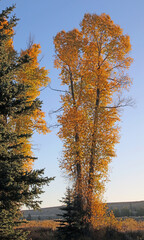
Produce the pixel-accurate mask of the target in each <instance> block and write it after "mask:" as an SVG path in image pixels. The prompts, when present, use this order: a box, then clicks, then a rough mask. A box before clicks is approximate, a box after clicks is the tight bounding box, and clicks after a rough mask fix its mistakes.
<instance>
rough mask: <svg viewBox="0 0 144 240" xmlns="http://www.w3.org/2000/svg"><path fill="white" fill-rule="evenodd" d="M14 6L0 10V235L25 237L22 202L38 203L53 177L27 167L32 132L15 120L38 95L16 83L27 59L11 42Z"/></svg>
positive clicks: (34, 105)
mask: <svg viewBox="0 0 144 240" xmlns="http://www.w3.org/2000/svg"><path fill="white" fill-rule="evenodd" d="M13 8H14V7H9V8H7V9H6V10H3V11H2V13H1V14H0V53H1V54H0V239H1V240H14V239H17V240H24V239H26V235H27V234H26V233H24V232H22V230H18V229H16V226H18V225H19V224H20V223H21V221H20V216H21V212H20V209H21V206H22V205H24V204H25V205H26V206H29V207H32V208H37V207H39V203H40V201H38V200H37V199H36V198H38V195H39V194H41V193H42V192H43V191H42V186H43V185H44V184H48V183H49V182H50V181H51V180H52V179H53V178H48V177H43V173H44V170H43V169H41V170H31V171H28V170H26V169H25V168H24V163H25V162H27V161H28V159H33V160H34V159H35V158H34V157H33V156H31V155H27V156H26V155H25V153H24V148H23V142H25V140H26V139H29V138H30V137H32V134H33V132H32V131H28V129H27V132H25V133H18V131H17V126H16V122H17V120H18V119H19V118H22V117H25V116H29V115H31V114H32V113H33V112H34V111H35V110H36V109H38V110H40V109H41V104H42V102H41V101H40V100H39V99H35V100H31V99H30V98H29V97H28V96H27V94H26V92H27V89H28V88H29V86H26V85H23V84H22V83H19V82H18V81H17V80H16V79H17V75H18V73H19V71H20V70H21V68H22V67H23V66H24V65H25V64H27V63H29V61H31V59H30V58H29V56H28V55H24V56H22V57H19V56H18V54H17V52H16V51H15V50H14V48H13V45H12V37H13V34H14V33H13V27H14V26H16V23H17V19H16V17H15V16H13V17H11V18H10V19H9V14H10V13H11V12H12V10H13Z"/></svg>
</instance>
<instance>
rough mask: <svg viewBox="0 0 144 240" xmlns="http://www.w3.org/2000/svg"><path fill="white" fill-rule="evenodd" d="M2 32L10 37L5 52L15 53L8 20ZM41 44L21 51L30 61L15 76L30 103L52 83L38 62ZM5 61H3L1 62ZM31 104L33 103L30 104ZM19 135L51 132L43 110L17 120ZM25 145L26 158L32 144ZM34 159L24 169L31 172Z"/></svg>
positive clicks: (0, 26) (0, 25)
mask: <svg viewBox="0 0 144 240" xmlns="http://www.w3.org/2000/svg"><path fill="white" fill-rule="evenodd" d="M0 30H3V32H4V33H3V34H6V35H8V36H9V38H8V40H7V42H6V43H5V51H8V52H11V54H13V52H15V50H14V47H13V38H12V37H13V34H14V30H13V28H12V27H11V26H10V24H9V22H8V21H7V19H3V21H1V23H0ZM40 48H41V47H40V44H32V45H31V46H30V47H29V48H28V49H26V50H21V53H20V57H24V56H26V55H27V57H28V58H29V61H28V62H27V63H25V64H24V65H22V66H21V68H20V70H19V71H17V74H16V75H15V79H14V80H15V81H17V82H19V83H22V84H24V85H25V86H26V87H27V86H28V87H27V91H26V95H27V96H28V101H29V102H30V101H33V100H35V99H36V98H37V97H39V95H40V89H41V88H42V87H46V86H47V84H48V83H49V82H50V79H49V77H48V70H46V69H45V67H41V66H40V64H39V61H38V58H39V55H40V53H41V50H40ZM1 61H3V59H2V60H1ZM30 104H31V103H30ZM13 124H14V126H15V128H16V129H17V133H19V134H25V133H27V134H32V133H33V131H37V132H38V133H42V134H46V133H48V132H49V131H50V130H49V129H48V127H47V124H46V121H45V113H44V112H43V111H42V110H41V109H38V108H37V109H35V110H34V112H33V114H31V116H30V115H27V116H20V117H19V118H17V119H15V122H14V123H13ZM21 142H22V143H23V152H24V154H25V155H26V156H28V155H30V156H31V155H32V154H33V153H32V150H31V147H32V145H31V142H30V141H29V140H26V139H25V140H24V141H23V140H21ZM31 167H32V159H29V160H28V161H27V162H25V163H24V168H26V169H29V170H31Z"/></svg>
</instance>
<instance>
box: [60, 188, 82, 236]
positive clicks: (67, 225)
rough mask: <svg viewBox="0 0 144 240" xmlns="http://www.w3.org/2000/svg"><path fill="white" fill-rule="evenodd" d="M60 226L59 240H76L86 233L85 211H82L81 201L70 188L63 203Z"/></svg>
mask: <svg viewBox="0 0 144 240" xmlns="http://www.w3.org/2000/svg"><path fill="white" fill-rule="evenodd" d="M61 202H62V203H63V204H64V205H63V207H61V210H62V214H58V216H59V217H60V220H59V221H60V226H59V227H58V228H57V234H58V239H64V240H76V239H78V238H79V237H80V236H82V235H86V233H85V223H84V211H82V210H80V205H79V199H78V197H77V196H74V193H73V191H72V190H71V189H70V188H68V189H67V191H66V194H65V198H63V200H62V201H61Z"/></svg>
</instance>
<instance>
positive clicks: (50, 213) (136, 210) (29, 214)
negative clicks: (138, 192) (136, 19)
mask: <svg viewBox="0 0 144 240" xmlns="http://www.w3.org/2000/svg"><path fill="white" fill-rule="evenodd" d="M108 207H109V209H110V210H113V211H114V213H115V215H116V216H117V217H123V216H144V201H137V202H112V203H108ZM58 214H61V206H58V207H48V208H41V209H40V210H24V211H23V218H25V219H27V220H46V219H58V218H59V217H58V216H57V215H58Z"/></svg>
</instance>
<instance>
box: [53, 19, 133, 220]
mask: <svg viewBox="0 0 144 240" xmlns="http://www.w3.org/2000/svg"><path fill="white" fill-rule="evenodd" d="M80 26H81V30H80V31H79V30H76V29H74V30H72V31H69V32H67V33H66V32H65V31H62V32H60V33H58V34H57V35H56V37H55V39H54V43H55V49H56V58H55V67H57V68H60V69H61V73H60V78H61V80H62V84H65V85H66V86H67V88H68V93H66V94H65V95H63V96H61V100H62V107H63V114H62V116H59V117H58V121H59V123H60V124H61V128H60V131H59V137H60V138H61V139H62V140H63V143H64V150H63V159H62V161H61V167H62V168H63V169H65V170H66V173H67V174H69V175H70V176H71V177H72V178H73V179H75V187H76V192H77V191H79V195H80V196H81V198H82V199H83V202H84V203H85V206H84V207H85V208H86V209H87V212H88V216H89V217H90V216H91V217H92V216H94V218H93V219H95V216H96V215H97V216H98V214H99V216H101V217H102V216H103V214H104V212H105V209H104V208H103V205H101V204H100V201H101V199H99V196H102V194H103V192H104V186H105V182H106V181H107V176H108V166H109V163H110V162H111V160H112V158H113V157H114V156H115V155H116V154H115V144H116V143H118V142H119V127H118V125H117V122H118V121H120V116H119V113H118V107H119V104H120V103H117V104H115V102H114V99H115V98H116V96H117V97H118V98H119V95H120V93H121V92H122V89H127V88H128V87H129V86H130V84H131V79H130V78H129V77H128V75H127V73H126V72H125V71H126V70H127V69H128V68H129V66H130V64H131V62H132V59H131V58H130V57H129V51H130V50H131V45H130V39H129V37H128V36H127V35H123V31H122V29H121V28H120V26H118V25H116V24H114V22H113V21H112V20H111V18H110V16H109V15H106V14H101V15H100V16H98V15H96V14H92V15H91V14H85V16H84V18H83V20H82V22H81V25H80ZM120 102H121V101H120ZM78 185H79V187H78ZM94 211H95V212H96V215H95V214H94ZM97 211H98V212H97ZM91 217H90V219H89V220H90V221H92V220H91ZM110 218H111V219H113V217H112V216H111V217H110Z"/></svg>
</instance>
